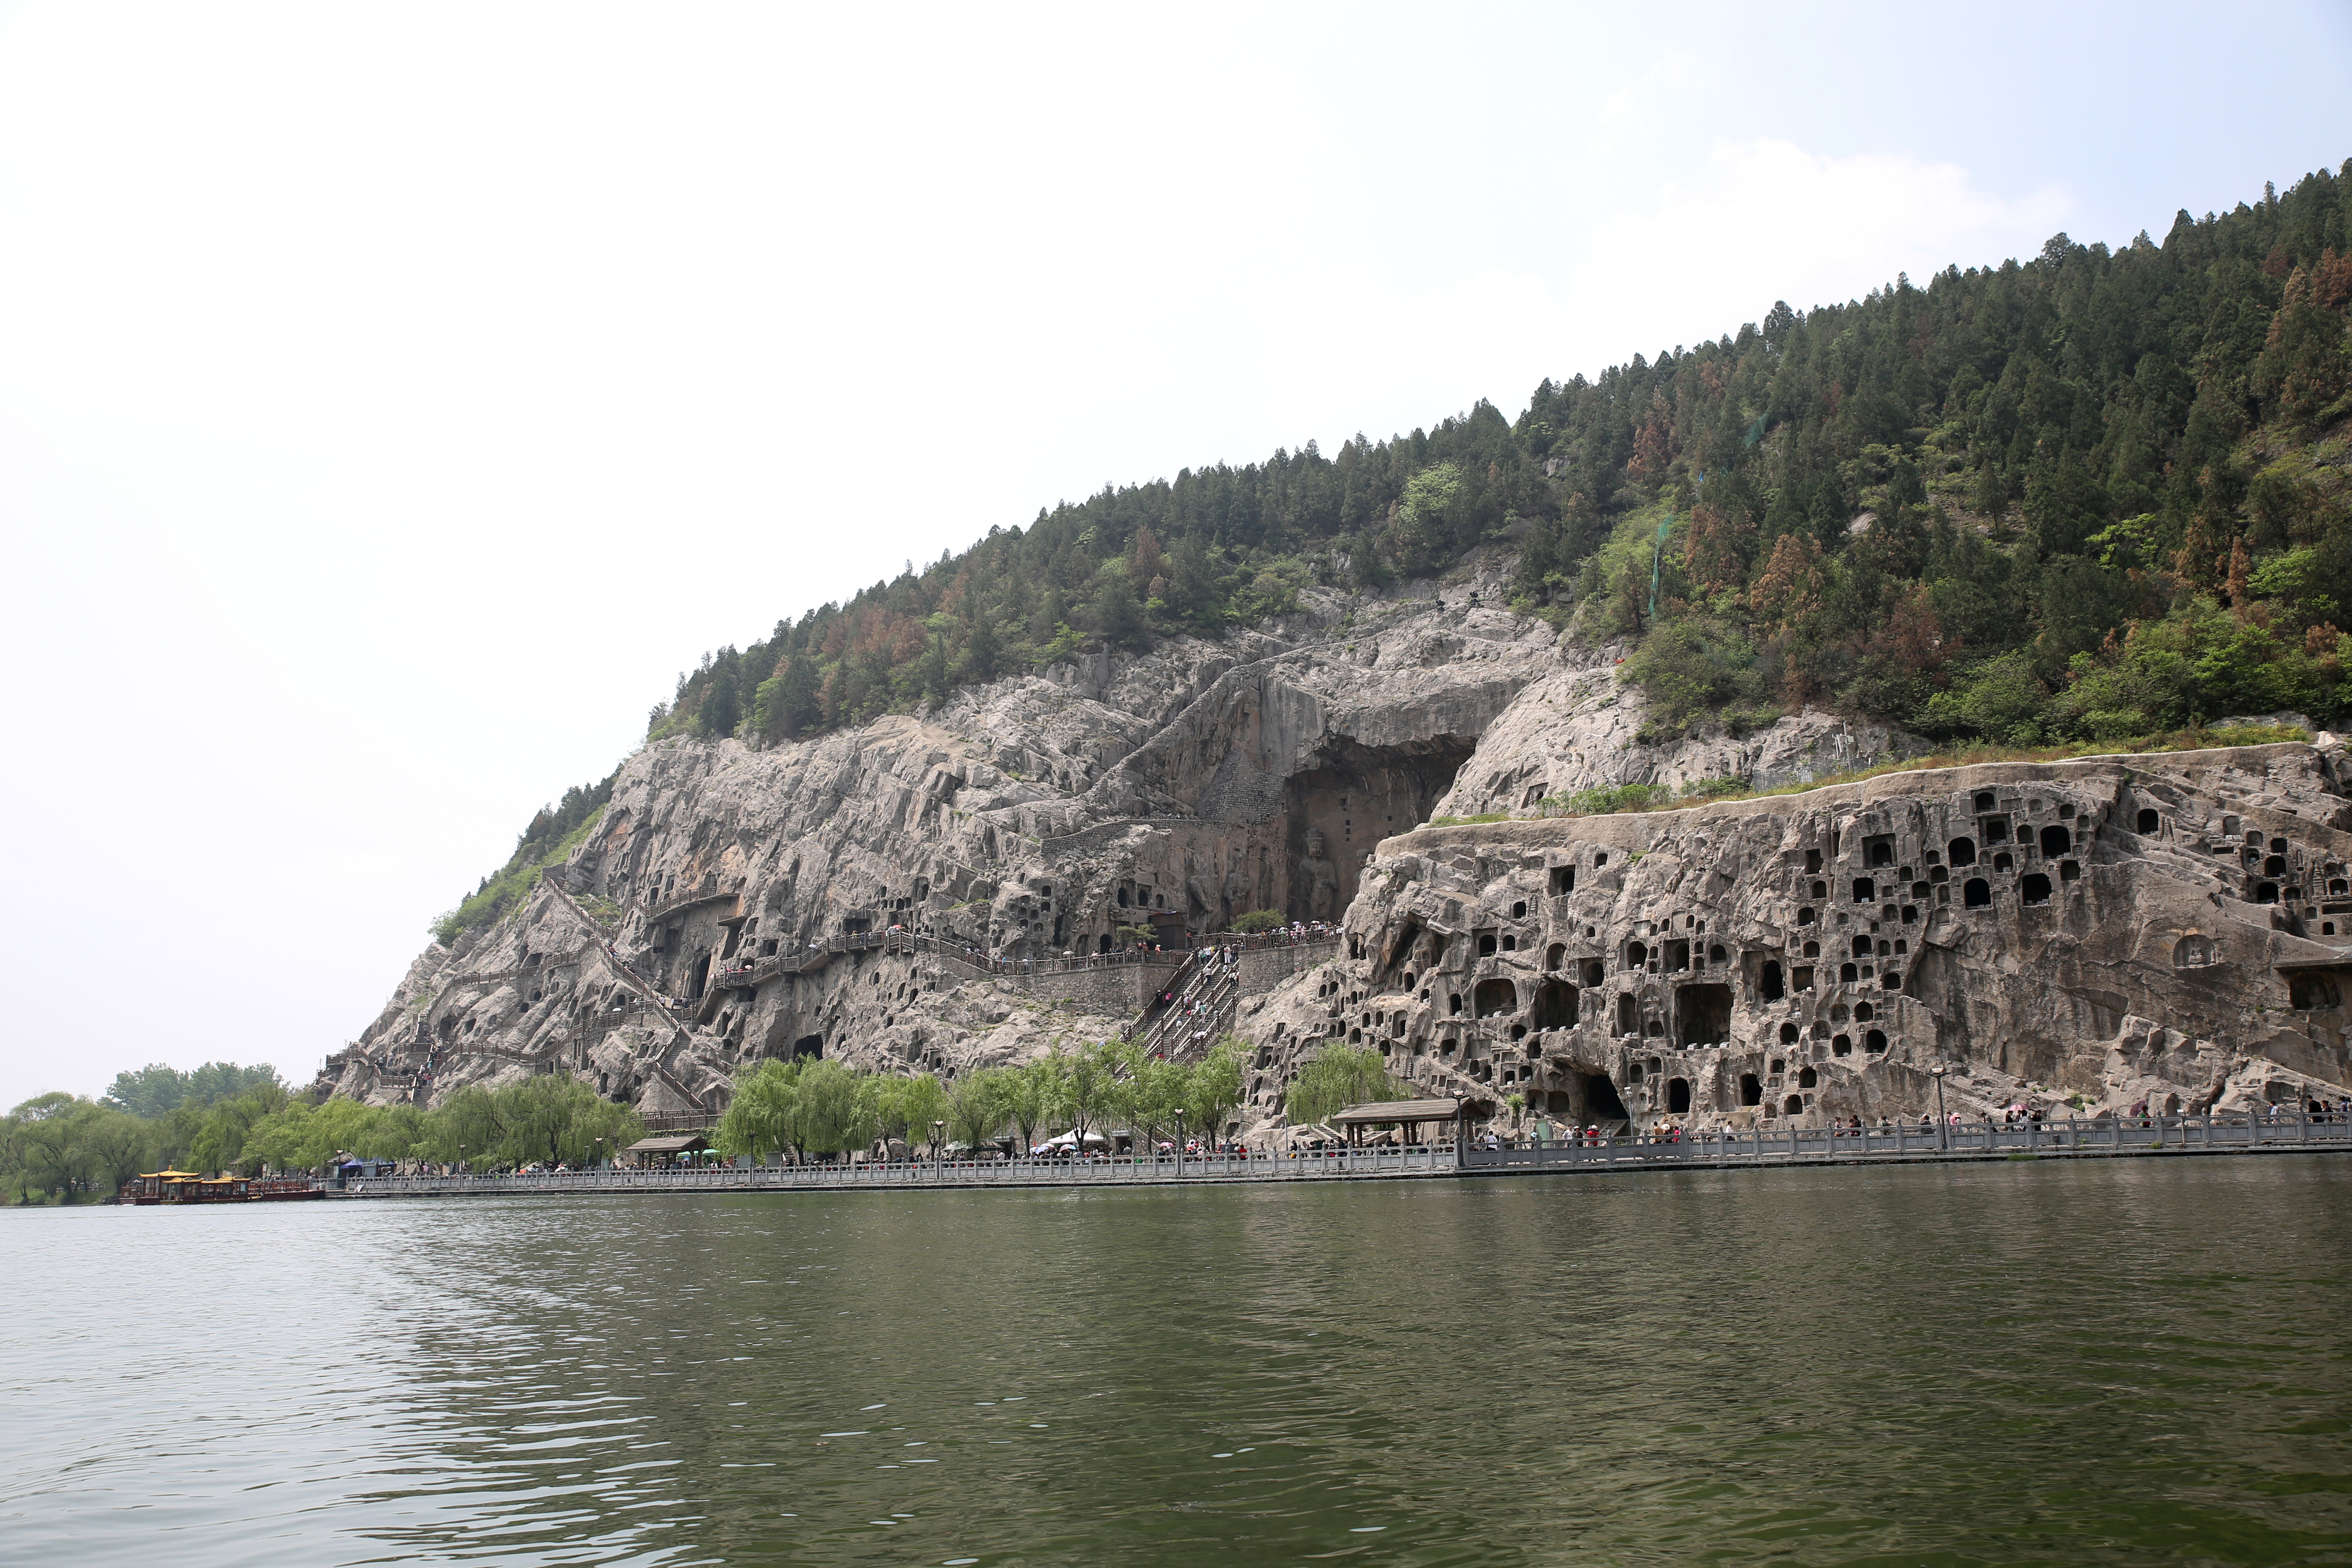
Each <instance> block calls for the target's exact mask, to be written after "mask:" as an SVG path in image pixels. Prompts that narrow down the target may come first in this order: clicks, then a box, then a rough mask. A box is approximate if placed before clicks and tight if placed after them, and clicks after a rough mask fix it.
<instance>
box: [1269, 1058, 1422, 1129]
mask: <svg viewBox="0 0 2352 1568" xmlns="http://www.w3.org/2000/svg"><path fill="white" fill-rule="evenodd" d="M1411 1098H1412V1091H1411V1090H1410V1089H1407V1088H1406V1086H1404V1085H1403V1084H1401V1083H1398V1082H1397V1081H1396V1080H1395V1079H1391V1078H1390V1077H1389V1072H1388V1063H1387V1061H1386V1060H1385V1059H1384V1058H1382V1057H1381V1053H1380V1052H1379V1051H1377V1050H1375V1049H1373V1048H1372V1047H1370V1046H1338V1045H1335V1046H1326V1047H1324V1048H1323V1050H1322V1051H1321V1052H1320V1053H1319V1054H1318V1056H1317V1057H1316V1058H1315V1059H1314V1060H1312V1061H1310V1062H1308V1063H1307V1065H1306V1066H1304V1067H1302V1068H1299V1069H1298V1074H1297V1077H1296V1078H1294V1079H1291V1080H1290V1087H1289V1089H1288V1090H1287V1092H1286V1093H1285V1095H1284V1096H1283V1114H1284V1115H1285V1116H1286V1117H1287V1118H1288V1119H1289V1121H1290V1123H1291V1125H1292V1126H1294V1127H1304V1126H1307V1125H1308V1124H1310V1123H1313V1122H1318V1121H1324V1120H1326V1119H1327V1118H1328V1117H1332V1116H1335V1115H1337V1114H1339V1112H1340V1111H1342V1110H1347V1109H1348V1107H1349V1106H1351V1105H1371V1104H1377V1103H1379V1102H1381V1101H1382V1100H1409V1099H1411Z"/></svg>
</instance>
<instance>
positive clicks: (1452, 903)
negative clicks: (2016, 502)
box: [1244, 744, 2352, 1124]
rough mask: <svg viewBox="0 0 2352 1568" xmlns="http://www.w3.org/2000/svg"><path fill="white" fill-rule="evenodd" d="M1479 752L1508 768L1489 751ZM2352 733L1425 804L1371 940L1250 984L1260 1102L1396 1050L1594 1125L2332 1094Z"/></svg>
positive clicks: (2350, 913)
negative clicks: (1539, 799)
mask: <svg viewBox="0 0 2352 1568" xmlns="http://www.w3.org/2000/svg"><path fill="white" fill-rule="evenodd" d="M1474 765H1475V762H1474ZM2345 766H2346V761H2345V757H2344V753H2343V752H2342V751H2341V750H2340V748H2337V747H2335V746H2334V745H2332V744H2330V745H2328V746H2326V747H2324V748H2323V747H2314V746H2305V745H2273V746H2258V747H2245V748H2237V749H2230V750H2217V751H2208V752H2179V753H2168V754H2159V755H2150V756H2129V757H2102V758H2095V759H2090V760H2085V761H2079V762H2067V763H2049V764H2031V765H2029V764H2013V763H2004V764H1995V765H1987V766H1977V767H1966V768H1949V769H1940V770H1935V771H1927V772H1913V773H1890V774H1885V775H1882V776H1880V777H1878V778H1875V779H1871V780H1866V781H1863V782H1860V783H1855V784H1842V785H1834V786H1831V787H1827V788H1822V789H1819V790H1813V791H1809V792H1805V793H1802V794H1795V795H1781V796H1768V797H1763V798H1759V799H1752V800H1746V801H1739V802H1733V803H1725V804H1721V805H1708V806H1701V807H1695V808H1692V809H1688V810H1682V811H1662V812H1654V813H1649V814H1643V815H1622V816H1596V817H1588V818H1581V819H1570V820H1554V821H1532V822H1510V823H1495V824H1489V825H1485V826H1464V827H1451V828H1427V827H1424V828H1420V829H1416V830H1415V831H1413V832H1411V833H1407V834H1402V835H1400V836H1398V837H1395V838H1393V839H1391V840H1389V841H1388V842H1386V843H1384V844H1383V845H1381V848H1380V851H1379V854H1378V856H1377V857H1376V858H1375V860H1374V861H1373V864H1372V866H1371V867H1370V870H1369V872H1368V874H1367V877H1366V879H1365V883H1364V889H1363V891H1362V893H1361V894H1360V897H1359V898H1358V899H1357V900H1356V903H1355V905H1354V907H1353V908H1351V909H1350V910H1349V915H1348V919H1347V921H1346V942H1347V949H1346V952H1344V953H1343V954H1340V955H1339V956H1337V957H1335V959H1334V961H1333V962H1332V963H1330V964H1328V965H1327V966H1326V967H1325V969H1324V970H1323V971H1322V972H1320V973H1318V974H1316V975H1312V976H1307V977H1302V978H1301V979H1298V980H1294V981H1291V982H1288V983H1286V984H1284V985H1282V986H1281V987H1279V988H1277V989H1276V990H1275V991H1273V992H1272V993H1271V994H1268V995H1266V996H1265V997H1263V998H1260V999H1258V1000H1257V1001H1255V1003H1254V1004H1250V1005H1245V1009H1244V1010H1245V1012H1247V1013H1248V1015H1249V1016H1248V1017H1247V1018H1246V1020H1245V1027H1246V1030H1247V1032H1248V1033H1249V1034H1250V1035H1251V1036H1252V1037H1254V1038H1255V1040H1257V1041H1258V1042H1259V1045H1260V1049H1259V1052H1258V1058H1257V1076H1256V1077H1255V1080H1254V1082H1253V1084H1252V1089H1253V1091H1254V1093H1255V1096H1256V1098H1255V1100H1254V1102H1253V1109H1254V1110H1255V1114H1256V1115H1257V1116H1258V1117H1259V1118H1260V1119H1261V1120H1266V1119H1270V1118H1271V1117H1272V1115H1273V1114H1274V1111H1275V1109H1276V1096H1277V1094H1278V1089H1279V1086H1280V1083H1281V1081H1282V1079H1284V1077H1285V1076H1286V1071H1287V1069H1288V1068H1291V1067H1292V1066H1293V1065H1294V1064H1295V1063H1296V1062H1297V1060H1299V1059H1301V1058H1303V1057H1305V1056H1307V1055H1308V1054H1311V1053H1312V1052H1314V1051H1315V1050H1317V1049H1319V1048H1320V1047H1322V1045H1323V1044H1324V1043H1325V1042H1327V1041H1330V1040H1335V1039H1344V1040H1347V1041H1349V1042H1350V1043H1356V1044H1363V1043H1371V1044H1376V1045H1378V1047H1380V1048H1381V1051H1382V1052H1384V1053H1385V1054H1386V1055H1387V1056H1388V1058H1389V1059H1390V1062H1391V1071H1392V1073H1393V1074H1394V1075H1395V1076H1397V1077H1399V1078H1401V1079H1404V1080H1406V1081H1408V1082H1410V1083H1412V1084H1414V1085H1416V1086H1419V1087H1421V1088H1422V1089H1424V1090H1425V1091H1426V1092H1428V1093H1431V1094H1455V1095H1460V1096H1462V1097H1464V1098H1465V1099H1467V1100H1470V1101H1471V1102H1472V1103H1473V1105H1474V1107H1475V1113H1476V1114H1478V1115H1480V1116H1482V1117H1491V1116H1493V1115H1494V1114H1496V1110H1497V1108H1498V1107H1499V1106H1500V1105H1502V1104H1503V1103H1505V1102H1506V1101H1507V1099H1508V1098H1509V1097H1511V1096H1514V1095H1517V1096H1520V1097H1523V1099H1524V1101H1525V1103H1526V1104H1527V1105H1528V1106H1529V1107H1531V1108H1533V1109H1535V1110H1540V1111H1544V1112H1547V1113H1549V1114H1551V1115H1553V1116H1555V1117H1562V1118H1566V1119H1568V1120H1569V1121H1573V1122H1577V1123H1591V1122H1596V1121H1598V1122H1609V1121H1621V1120H1627V1119H1632V1120H1635V1121H1649V1120H1652V1119H1654V1118H1658V1117H1671V1118H1672V1119H1674V1120H1676V1121H1688V1120H1691V1119H1696V1120H1698V1121H1730V1122H1734V1123H1738V1124H1753V1123H1756V1122H1759V1121H1770V1120H1774V1119H1785V1118H1803V1119H1805V1120H1807V1121H1819V1120H1821V1119H1823V1118H1844V1117H1847V1116H1860V1117H1862V1118H1864V1120H1875V1119H1877V1118H1878V1117H1881V1116H1885V1115H1906V1116H1909V1115H1916V1114H1918V1113H1919V1112H1920V1111H1921V1110H1923V1109H1924V1108H1927V1107H1929V1106H1932V1105H1933V1104H1934V1103H1935V1084H1934V1080H1933V1079H1932V1078H1931V1077H1930V1076H1929V1071H1930V1069H1931V1068H1936V1067H1939V1066H1941V1067H1944V1068H1948V1076H1947V1078H1946V1083H1945V1095H1946V1103H1947V1104H1948V1106H1949V1107H1950V1108H1951V1109H1954V1110H1971V1111H1977V1110H1987V1109H1990V1108H1993V1107H1998V1106H2005V1105H2008V1104H2010V1103H2012V1102H2014V1101H2015V1100H2018V1099H2019V1098H2025V1099H2027V1100H2032V1102H2033V1103H2035V1104H2037V1105H2042V1106H2045V1107H2046V1106H2051V1105H2053V1102H2055V1101H2060V1100H2076V1101H2079V1102H2080V1106H2081V1108H2082V1109H2084V1110H2091V1111H2095V1110H2096V1109H2098V1108H2105V1109H2110V1110H2128V1109H2130V1108H2131V1107H2133V1106H2136V1105H2139V1104H2142V1103H2146V1104H2148V1105H2150V1106H2152V1107H2153V1108H2154V1109H2158V1110H2167V1109H2169V1110H2181V1109H2195V1110H2202V1109H2206V1108H2208V1107H2211V1106H2215V1105H2219V1106H2221V1107H2224V1108H2226V1109H2232V1110H2235V1109H2243V1108H2246V1107H2248V1106H2257V1105H2261V1104H2263V1103H2264V1102H2266V1101H2270V1102H2275V1101H2279V1100H2287V1101H2297V1100H2300V1099H2302V1098H2303V1097H2304V1096H2305V1095H2307V1094H2319V1093H2324V1094H2326V1095H2327V1096H2328V1097H2329V1098H2330V1099H2333V1098H2334V1097H2335V1096H2336V1094H2338V1093H2340V1091H2341V1089H2342V1088H2343V1086H2345V1085H2346V1084H2347V1082H2352V1073H2347V1065H2352V1063H2348V1061H2347V1053H2346V1039H2345V1026H2346V1022H2347V1017H2346V1014H2345V1011H2344V1000H2345V997H2346V994H2347V992H2352V896H2347V881H2346V876H2347V871H2346V866H2347V861H2352V832H2347V828H2352V803H2347V800H2346V798H2345V792H2344V783H2345Z"/></svg>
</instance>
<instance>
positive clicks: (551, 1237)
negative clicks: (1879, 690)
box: [0, 1157, 2352, 1568]
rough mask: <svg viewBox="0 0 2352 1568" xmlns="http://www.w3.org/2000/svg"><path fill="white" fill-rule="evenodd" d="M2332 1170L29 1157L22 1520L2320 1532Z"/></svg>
mask: <svg viewBox="0 0 2352 1568" xmlns="http://www.w3.org/2000/svg"><path fill="white" fill-rule="evenodd" d="M2347 1198H2352V1161H2344V1160H2340V1159H2331V1158H2326V1157H2284V1158H2275V1159H2263V1160H2199V1161H2189V1160H2179V1161H2164V1162H2146V1161H2143V1162H2127V1163H2116V1164H2113V1165H2105V1164H2091V1165H2084V1166H2072V1165H2069V1166H2064V1167H2059V1166H2055V1165H2053V1164H2050V1163H2041V1164H2033V1165H2028V1164H2013V1165H2004V1166H2000V1167H1992V1168H1972V1167H1950V1166H1945V1167H1933V1168H1927V1169H1905V1170H1845V1171H1830V1170H1820V1171H1785V1172H1764V1173H1755V1172H1743V1173H1718V1172H1694V1173H1681V1174H1655V1175H1643V1176H1632V1177H1599V1178H1594V1177H1551V1178H1538V1179H1519V1180H1511V1181H1486V1182H1464V1183H1413V1184H1370V1185H1361V1186H1346V1187H1339V1186H1316V1187H1309V1188H1304V1189H1298V1188H1284V1189H1277V1190H1248V1191H1207V1190H1194V1191H1185V1192H1164V1191H1142V1192H1087V1193H1060V1192H1031V1193H954V1192H948V1193H930V1194H923V1193H866V1194H833V1193H827V1194H774V1195H770V1194H761V1195H758V1196H728V1197H711V1196H686V1195H680V1196H662V1197H614V1198H551V1199H515V1200H490V1201H476V1202H463V1201H446V1200H444V1201H440V1202H432V1201H416V1202H397V1203H395V1202H383V1203H329V1204H319V1205H265V1206H260V1207H257V1208H255V1209H251V1210H223V1211H216V1212H205V1211H196V1212H188V1213H176V1212H165V1211H162V1210H156V1209H105V1210H80V1211H66V1212H26V1211H10V1212H8V1213H6V1214H5V1215H0V1267H5V1270H6V1274H7V1277H8V1278H9V1279H12V1280H14V1281H16V1283H17V1285H18V1288H19V1290H20V1291H21V1292H24V1293H23V1294H21V1295H20V1297H19V1300H18V1304H17V1311H16V1314H15V1318H14V1321H12V1323H11V1325H10V1329H9V1335H8V1340H7V1344H6V1351H5V1361H0V1393H5V1401H6V1405H7V1410H8V1415H7V1419H6V1420H5V1422H0V1460H5V1466H0V1542H5V1547H0V1557H5V1558H7V1559H8V1560H12V1561H23V1562H27V1563H32V1562H42V1563H48V1562H59V1563H62V1562H72V1563H118V1562H119V1563H142V1564H146V1563H153V1562H156V1561H159V1560H165V1559H168V1560H169V1561H170V1562H172V1563H173V1564H174V1565H175V1568H206V1565H210V1564H215V1563H219V1564H227V1563H238V1564H243V1563H254V1562H286V1563H353V1562H394V1561H414V1560H425V1561H440V1560H452V1559H479V1560H483V1561H489V1562H497V1563H894V1564H895V1563H948V1562H968V1563H978V1564H995V1563H1118V1562H1125V1563H1151V1564H1167V1563H1218V1564H1221V1565H1223V1568H1231V1565H1232V1564H1234V1563H1244V1562H1256V1561H1277V1560H1279V1561H1295V1560H1312V1561H1321V1560H1325V1559H1331V1558H1338V1557H1347V1556H1353V1557H1357V1558H1360V1559H1361V1560H1362V1561H1363V1562H1365V1563H1473V1562H1475V1563H1689V1562H1697V1561H1707V1562H1727V1563H1747V1562H1756V1561H1761V1560H1768V1559H1782V1560H1786V1561H1789V1562H1791V1563H1809V1564H1810V1563H1889V1564H1893V1563H1905V1564H1910V1563H1933V1564H1937V1565H1945V1564H1963V1563H1988V1564H1990V1563H2000V1564H2018V1563H2061V1562H2064V1563H2085V1562H2093V1563H2096V1562H2107V1563H2135V1564H2137V1563H2149V1562H2154V1561H2158V1560H2165V1561H2175V1560H2177V1561H2180V1562H2216V1563H2344V1562H2347V1561H2352V1439H2347V1416H2352V1334H2347V1330H2352V1310H2347V1297H2346V1285H2347V1276H2352V1214H2347ZM27 1287H30V1289H27Z"/></svg>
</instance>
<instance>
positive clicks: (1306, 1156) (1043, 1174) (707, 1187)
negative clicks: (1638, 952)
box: [329, 1114, 2352, 1198]
mask: <svg viewBox="0 0 2352 1568" xmlns="http://www.w3.org/2000/svg"><path fill="white" fill-rule="evenodd" d="M2323 1152H2337V1153H2343V1152H2352V1124H2347V1121H2345V1120H2344V1119H2343V1118H2340V1117H2306V1116H2304V1115H2300V1114H2287V1115H2282V1116H2279V1117H2275V1118H2273V1117H2268V1116H2165V1117H2130V1118H2126V1119H2122V1120H2116V1119H2112V1118H2102V1119H2100V1120H2098V1121H2057V1122H2044V1123H2042V1124H2041V1125H2039V1126H2036V1125H2034V1124H2032V1123H2030V1122H1993V1121H1963V1122H1957V1123H1952V1124H1948V1125H1947V1126H1944V1127H1942V1128H1937V1127H1936V1126H1933V1125H1927V1126H1922V1125H1919V1124H1917V1123H1912V1124H1909V1125H1906V1126H1898V1127H1867V1128H1860V1129H1845V1128H1827V1127H1791V1128H1787V1129H1783V1130H1780V1131H1770V1130H1761V1129H1759V1130H1748V1131H1729V1132H1722V1133H1717V1134H1714V1135H1711V1136H1710V1135H1706V1134H1701V1135H1698V1136H1694V1137H1690V1138H1686V1139H1676V1140H1659V1139H1646V1138H1638V1137H1626V1136H1618V1137H1613V1138H1612V1137H1595V1138H1591V1139H1589V1140H1587V1139H1574V1140H1570V1141H1565V1142H1545V1143H1542V1144H1537V1143H1534V1142H1521V1143H1519V1144H1517V1145H1516V1146H1506V1147H1502V1148H1496V1149H1486V1148H1479V1147H1475V1146H1473V1147H1468V1148H1456V1147H1455V1146H1454V1144H1452V1143H1435V1144H1429V1145H1426V1146H1422V1147H1416V1148H1410V1149H1394V1148H1390V1149H1371V1148H1365V1149H1340V1150H1327V1151H1321V1152H1302V1153H1298V1154H1248V1155H1211V1156H1206V1157H1203V1156H1202V1155H1197V1154H1195V1155H1188V1156H1186V1157H1185V1158H1184V1159H1183V1160H1181V1162H1180V1161H1178V1160H1177V1159H1175V1158H1174V1157H1173V1156H1171V1155H1161V1156H1160V1157H1159V1158H1157V1159H1151V1158H1143V1159H1131V1158H1128V1157H1125V1156H1120V1157H1117V1158H1096V1159H1090V1160H993V1161H990V1160H981V1161H958V1160H940V1161H930V1160H917V1161H910V1162H900V1163H890V1164H883V1163H866V1162H856V1163H835V1164H804V1165H736V1166H714V1167H707V1168H704V1169H700V1170H651V1171H632V1170H608V1171H566V1172H559V1173H551V1174H546V1175H513V1176H474V1175H454V1176H376V1177H367V1178H354V1179H353V1180H352V1182H351V1183H350V1184H348V1185H346V1186H344V1187H342V1188H341V1189H340V1190H337V1189H330V1192H329V1195H330V1196H341V1197H347V1198H400V1197H524V1196H530V1195H534V1194H590V1193H677V1192H689V1193H691V1192H713V1193H715V1192H726V1193H741V1192H776V1193H791V1192H818V1191H823V1192H839V1191H845V1190H852V1191H863V1190H873V1191H883V1190H889V1189H898V1188H956V1187H961V1188H981V1187H1129V1186H1172V1185H1175V1184H1180V1183H1183V1184H1195V1185H1206V1186H1232V1185H1236V1184H1266V1183H1281V1182H1346V1181H1398V1180H1423V1179H1428V1178H1433V1177H1454V1178H1464V1177H1479V1176H1526V1175H1569V1174H1606V1173H1633V1172H1640V1171H1687V1170H1703V1171H1705V1170H1747V1169H1759V1168H1786V1167H1791V1166H1821V1165H1892V1164H1919V1163H1937V1162H1948V1163H1979V1162H1987V1161H1997V1160H2034V1159H2043V1160H2049V1159H2058V1160H2065V1159H2137V1158H2166V1157H2171V1158H2181V1157H2191V1158H2194V1157H2204V1156H2214V1155H2225V1154H2229V1155H2247V1154H2295V1153H2323Z"/></svg>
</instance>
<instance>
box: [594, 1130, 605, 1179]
mask: <svg viewBox="0 0 2352 1568" xmlns="http://www.w3.org/2000/svg"><path fill="white" fill-rule="evenodd" d="M596 1168H597V1169H598V1170H600V1171H601V1170H603V1169H604V1137H603V1135H602V1134H599V1135H598V1136H597V1139H596Z"/></svg>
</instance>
